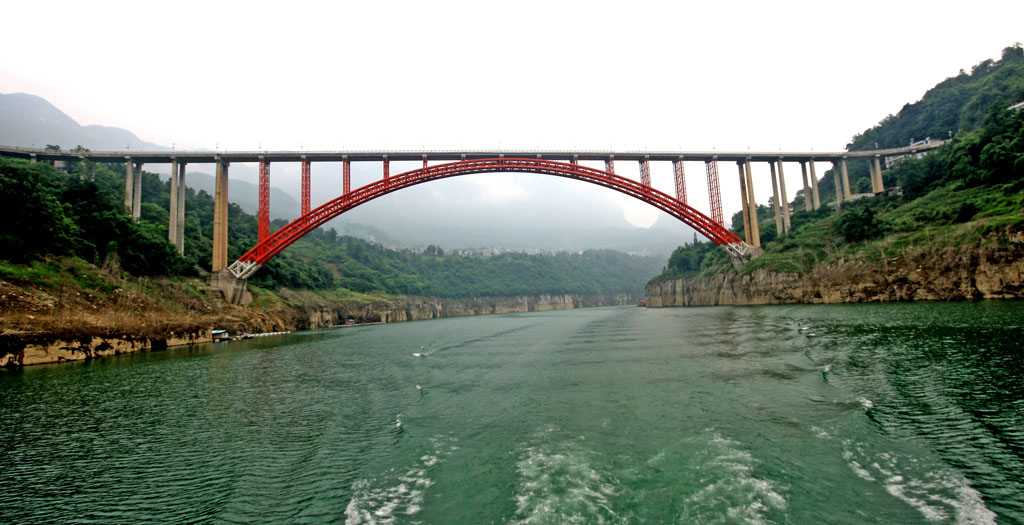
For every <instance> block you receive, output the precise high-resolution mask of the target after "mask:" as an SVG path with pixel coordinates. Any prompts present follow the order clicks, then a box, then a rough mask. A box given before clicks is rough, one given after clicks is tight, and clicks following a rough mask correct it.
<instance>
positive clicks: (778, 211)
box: [768, 162, 786, 236]
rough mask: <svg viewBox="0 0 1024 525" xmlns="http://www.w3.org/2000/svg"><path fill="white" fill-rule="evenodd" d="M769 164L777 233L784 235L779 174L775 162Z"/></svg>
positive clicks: (784, 227)
mask: <svg viewBox="0 0 1024 525" xmlns="http://www.w3.org/2000/svg"><path fill="white" fill-rule="evenodd" d="M768 166H769V167H770V168H771V170H772V197H773V199H772V200H773V202H772V212H773V213H774V214H775V233H776V234H777V235H779V236H782V234H784V233H786V226H785V225H784V224H783V223H782V206H781V205H780V204H779V202H780V201H779V179H778V177H779V176H778V174H777V173H776V172H775V163H774V162H769V163H768Z"/></svg>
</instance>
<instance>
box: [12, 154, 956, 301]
mask: <svg viewBox="0 0 1024 525" xmlns="http://www.w3.org/2000/svg"><path fill="white" fill-rule="evenodd" d="M941 144H942V141H938V140H932V141H927V142H925V143H915V144H913V145H911V146H908V147H903V148H891V149H880V150H870V151H842V152H750V151H746V152H727V151H721V152H719V151H662V152H637V151H571V150H546V151H514V150H513V151H436V150H435V151H309V152H302V151H225V152H219V151H90V150H85V149H76V150H55V149H35V148H20V147H11V146H0V155H4V156H10V157H20V158H26V159H30V160H31V161H32V162H36V161H43V162H51V163H54V164H55V165H59V164H66V163H68V162H76V161H81V160H90V161H93V162H106V163H124V165H125V199H124V205H125V207H126V208H127V209H128V210H129V211H130V212H131V214H132V216H133V217H134V218H135V219H138V218H139V214H140V207H141V195H142V188H141V186H142V166H143V165H144V164H147V163H160V164H170V165H171V200H170V214H169V215H170V224H169V228H168V240H169V241H170V242H171V243H172V244H174V245H175V247H176V248H177V249H178V250H179V252H182V253H183V252H184V222H185V221H184V216H185V215H184V214H185V198H184V197H185V193H184V191H185V167H186V165H188V164H214V165H215V166H216V182H215V191H214V226H213V230H214V231H213V260H212V268H213V271H214V273H215V275H216V274H218V273H219V274H220V275H221V276H223V277H230V278H233V279H235V280H239V281H241V283H242V287H241V288H242V289H243V290H244V281H245V279H247V278H248V277H250V276H252V274H253V272H255V271H256V270H258V269H259V268H260V266H262V265H263V264H266V262H267V261H269V260H270V259H272V258H273V257H274V256H275V255H277V254H278V253H280V252H281V251H282V250H284V249H285V248H287V247H288V246H289V245H290V244H292V243H293V242H295V241H296V240H298V239H299V238H301V237H302V236H304V235H305V234H307V233H309V232H310V231H312V230H313V229H315V228H317V227H318V226H320V225H322V224H324V223H325V222H327V221H329V220H331V219H333V218H335V217H337V216H338V215H341V214H342V213H344V212H346V211H348V210H351V209H352V208H355V207H357V206H360V205H362V204H365V203H367V202H369V201H371V200H373V199H376V198H377V197H381V196H383V195H387V194H389V193H392V192H395V191H398V190H401V189H404V188H408V187H411V186H415V185H418V184H422V183H426V182H430V181H434V180H440V179H444V178H449V177H456V176H462V175H471V174H475V173H496V172H512V173H539V174H545V175H553V176H558V177H566V178H570V179H575V180H580V181H583V182H587V183H591V184H596V185H599V186H603V187H606V188H609V189H613V190H615V191H619V192H621V193H624V194H626V195H629V196H631V197H634V198H636V199H638V200H640V201H643V202H646V203H647V204H650V205H652V206H654V207H656V208H658V209H660V210H661V211H664V212H665V213H668V214H669V215H671V216H673V217H675V218H676V219H678V220H680V221H682V222H684V223H686V224H687V225H689V226H690V227H692V228H693V229H694V230H696V231H697V232H698V233H700V234H701V235H703V236H704V237H706V238H708V239H709V240H711V241H712V242H714V243H715V244H717V245H719V246H722V247H723V248H724V249H726V250H728V251H729V253H730V255H731V256H733V257H734V259H737V260H742V258H745V257H750V256H752V255H754V254H756V253H758V252H759V251H760V246H761V240H760V231H759V227H758V221H757V217H756V209H757V204H756V201H755V198H754V188H753V175H752V170H751V164H752V163H756V162H766V163H768V164H769V165H770V166H771V170H770V172H771V180H772V190H773V194H774V203H775V209H774V212H775V213H774V214H775V222H776V226H777V227H778V231H779V232H780V233H785V232H787V231H789V229H790V220H789V214H790V212H789V207H788V206H784V205H781V203H787V202H789V200H788V197H787V192H786V178H785V174H784V169H783V166H784V163H798V164H799V165H800V171H801V176H802V183H803V190H804V195H805V197H806V198H805V199H804V205H805V207H806V209H807V210H814V209H817V208H819V207H820V206H821V198H820V195H819V193H818V177H817V174H816V168H815V164H816V163H818V162H829V163H831V167H832V172H833V175H834V177H835V188H836V202H838V203H842V202H845V201H849V200H851V191H850V183H849V177H848V174H847V162H848V161H866V162H867V164H868V169H869V171H870V174H871V188H872V192H873V193H880V192H884V191H885V187H884V185H883V181H882V166H883V165H885V166H886V167H888V165H889V164H890V162H891V161H893V160H894V159H901V158H905V157H909V156H920V155H923V154H924V153H925V152H927V150H929V149H932V148H935V147H938V146H939V145H941ZM392 161H416V162H420V161H422V167H421V168H418V169H414V170H410V171H406V172H404V173H401V174H398V175H394V176H392V175H391V174H390V163H391V162H392ZM581 161H588V162H595V161H596V162H603V163H604V169H603V170H600V169H596V168H591V167H587V166H584V165H582V164H580V162H581ZM616 161H619V162H623V161H626V162H637V163H639V168H640V180H639V181H636V180H632V179H629V178H626V177H622V176H619V175H617V174H616V173H615V162H616ZM694 161H696V162H703V163H704V172H705V174H706V177H707V185H708V195H709V201H710V210H708V211H707V213H704V212H701V211H698V210H696V209H695V208H693V207H691V206H690V205H689V204H688V202H687V196H686V177H685V167H684V163H685V162H694ZM720 161H724V162H735V163H736V165H737V167H738V172H739V182H740V184H739V188H740V195H739V199H740V203H741V205H742V211H743V214H742V215H743V225H744V228H743V232H744V239H742V240H741V239H739V238H738V237H737V236H736V235H735V234H733V233H732V232H731V231H729V230H728V229H727V228H726V227H725V225H724V217H723V215H722V195H721V190H720V187H719V173H718V163H719V162H720ZM233 162H255V163H258V164H259V210H258V213H257V216H258V222H257V224H258V232H257V234H258V235H257V238H258V242H257V244H256V246H254V247H253V248H252V249H250V250H249V251H248V252H246V253H245V254H244V255H242V257H240V258H239V259H238V260H236V261H234V262H232V263H231V264H230V265H229V264H228V261H227V251H228V250H227V231H228V229H227V216H228V214H227V209H228V168H229V166H230V164H231V163H233ZM277 162H298V163H300V164H301V166H302V196H301V206H302V212H301V216H300V217H299V218H298V219H295V220H294V221H292V222H291V223H289V224H288V225H286V226H285V227H283V228H281V229H280V230H278V231H276V232H274V233H273V234H271V233H270V213H269V211H270V165H271V163H277ZM314 162H340V163H341V164H342V173H341V179H342V180H341V188H340V189H341V194H340V195H339V196H338V197H337V198H335V199H332V200H330V201H328V202H327V203H325V204H323V205H322V206H319V207H317V208H316V209H310V177H311V171H312V170H311V165H312V163H314ZM352 162H375V163H380V164H381V166H382V177H381V178H380V179H378V180H376V181H374V182H371V183H369V184H366V185H365V186H363V187H360V188H357V189H354V190H353V189H352V188H351V163H352ZM651 162H671V163H672V168H673V176H674V183H675V184H674V186H675V195H674V196H672V195H668V194H666V193H664V192H662V191H659V190H657V189H655V188H653V187H651V176H650V173H651V171H650V163H651ZM237 288H238V287H237V286H236V287H235V289H236V290H237Z"/></svg>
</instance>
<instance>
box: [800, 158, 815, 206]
mask: <svg viewBox="0 0 1024 525" xmlns="http://www.w3.org/2000/svg"><path fill="white" fill-rule="evenodd" d="M800 176H801V177H802V180H803V183H804V209H805V210H806V211H811V210H813V209H814V199H812V198H811V188H810V186H808V184H807V163H806V162H801V163H800Z"/></svg>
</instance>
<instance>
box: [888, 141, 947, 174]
mask: <svg viewBox="0 0 1024 525" xmlns="http://www.w3.org/2000/svg"><path fill="white" fill-rule="evenodd" d="M944 142H946V141H944V140H940V139H933V138H931V137H925V139H924V140H918V141H915V140H914V139H910V147H911V148H913V147H915V146H938V145H940V144H942V143H944ZM929 152H931V150H930V149H929V150H925V151H915V152H913V153H906V154H904V155H897V156H895V157H886V158H885V169H889V168H892V167H894V166H898V165H899V164H900V163H901V162H903V161H905V160H907V159H910V158H914V159H919V158H921V157H924V156H925V155H927V154H928V153H929Z"/></svg>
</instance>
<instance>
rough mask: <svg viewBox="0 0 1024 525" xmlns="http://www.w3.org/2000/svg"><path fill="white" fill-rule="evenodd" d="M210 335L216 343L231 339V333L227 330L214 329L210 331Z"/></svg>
mask: <svg viewBox="0 0 1024 525" xmlns="http://www.w3.org/2000/svg"><path fill="white" fill-rule="evenodd" d="M210 337H211V339H212V340H213V342H214V343H216V342H218V341H230V340H231V335H230V334H228V331H227V330H213V331H212V332H210Z"/></svg>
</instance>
